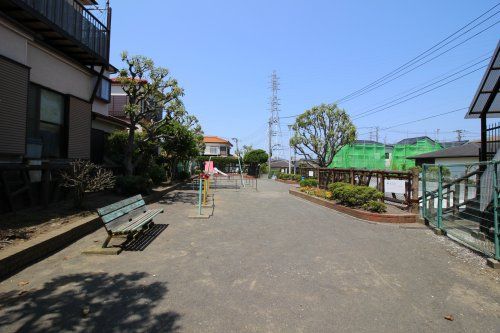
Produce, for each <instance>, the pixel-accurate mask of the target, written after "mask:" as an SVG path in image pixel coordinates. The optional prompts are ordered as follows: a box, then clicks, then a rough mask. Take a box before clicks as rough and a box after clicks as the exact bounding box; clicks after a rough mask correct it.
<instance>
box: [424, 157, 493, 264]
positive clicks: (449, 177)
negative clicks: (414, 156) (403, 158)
mask: <svg viewBox="0 0 500 333" xmlns="http://www.w3.org/2000/svg"><path fill="white" fill-rule="evenodd" d="M498 174H499V162H497V161H490V162H484V163H471V164H450V165H426V164H424V165H423V170H422V216H423V217H424V219H425V220H426V221H427V222H428V223H429V224H431V225H432V226H434V227H435V228H437V229H440V230H442V231H443V232H444V233H446V235H448V236H449V237H450V238H453V239H454V240H456V241H458V242H460V243H462V244H464V245H466V246H468V247H470V248H472V249H474V250H476V251H479V252H481V253H483V254H485V255H487V256H490V257H494V258H495V259H500V245H499V235H498V232H499V230H498V205H499V200H498V189H499V185H500V184H499V179H498Z"/></svg>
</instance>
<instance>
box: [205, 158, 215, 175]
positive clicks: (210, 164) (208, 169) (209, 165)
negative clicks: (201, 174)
mask: <svg viewBox="0 0 500 333" xmlns="http://www.w3.org/2000/svg"><path fill="white" fill-rule="evenodd" d="M213 172H214V161H205V173H213Z"/></svg>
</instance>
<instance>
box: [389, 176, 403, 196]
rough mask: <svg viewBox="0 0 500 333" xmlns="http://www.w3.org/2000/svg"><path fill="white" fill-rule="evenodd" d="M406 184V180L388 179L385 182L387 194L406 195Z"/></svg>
mask: <svg viewBox="0 0 500 333" xmlns="http://www.w3.org/2000/svg"><path fill="white" fill-rule="evenodd" d="M405 184H406V180H400V179H386V180H385V182H384V186H385V192H386V193H400V194H405V188H406V187H405Z"/></svg>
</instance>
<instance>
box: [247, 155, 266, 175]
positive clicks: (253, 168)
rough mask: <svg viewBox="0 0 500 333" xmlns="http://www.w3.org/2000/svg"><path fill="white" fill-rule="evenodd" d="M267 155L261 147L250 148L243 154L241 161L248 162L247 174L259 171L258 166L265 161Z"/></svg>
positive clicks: (254, 173) (255, 173)
mask: <svg viewBox="0 0 500 333" xmlns="http://www.w3.org/2000/svg"><path fill="white" fill-rule="evenodd" d="M268 158H269V155H267V153H266V152H265V151H264V150H262V149H255V150H251V151H249V152H248V153H246V154H245V157H244V158H243V161H244V162H245V163H246V164H248V174H249V175H253V176H256V175H257V174H258V173H259V171H260V170H259V169H260V168H259V166H260V164H262V163H265V162H267V159H268Z"/></svg>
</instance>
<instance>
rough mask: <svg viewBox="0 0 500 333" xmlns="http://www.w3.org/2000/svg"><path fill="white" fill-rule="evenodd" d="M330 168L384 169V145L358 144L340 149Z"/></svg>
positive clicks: (372, 142)
mask: <svg viewBox="0 0 500 333" xmlns="http://www.w3.org/2000/svg"><path fill="white" fill-rule="evenodd" d="M329 167H330V168H356V169H368V170H383V169H385V145H384V144H382V143H378V142H374V141H371V142H359V143H354V144H351V145H347V146H344V147H342V149H340V151H339V152H338V153H337V154H336V155H335V156H334V158H333V162H332V163H331V164H330V166H329Z"/></svg>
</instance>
